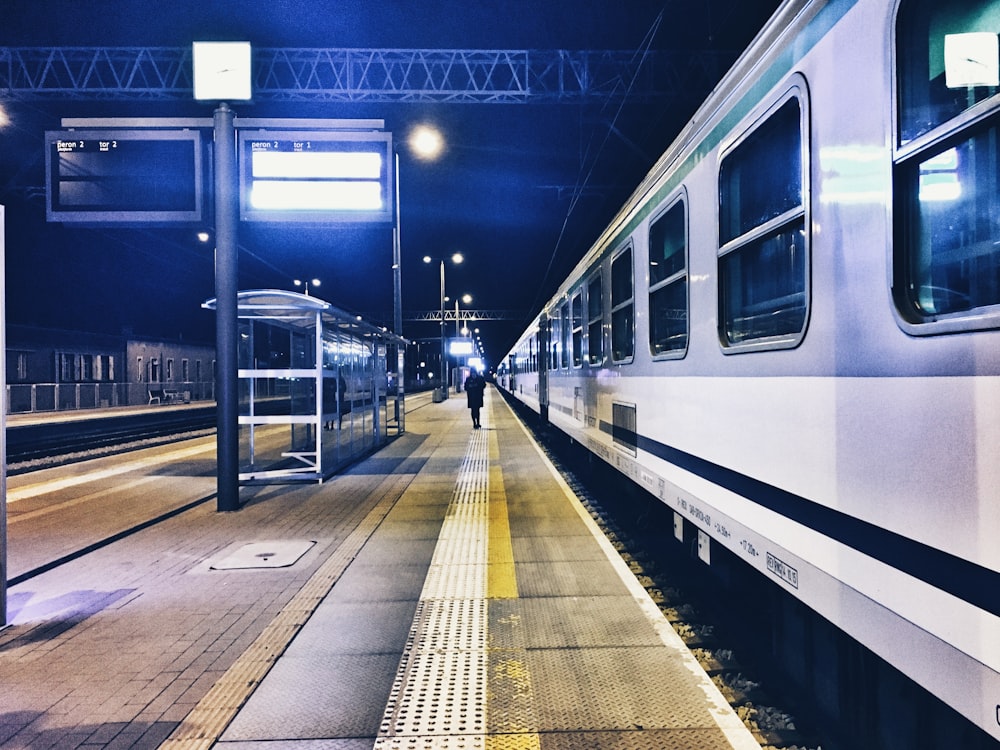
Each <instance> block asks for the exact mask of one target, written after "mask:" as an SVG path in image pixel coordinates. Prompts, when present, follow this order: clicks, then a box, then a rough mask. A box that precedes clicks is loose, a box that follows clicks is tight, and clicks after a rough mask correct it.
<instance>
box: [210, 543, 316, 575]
mask: <svg viewBox="0 0 1000 750" xmlns="http://www.w3.org/2000/svg"><path fill="white" fill-rule="evenodd" d="M314 544H316V542H251V543H250V544H244V545H243V546H242V547H240V548H239V549H238V550H236V551H235V552H232V553H230V554H229V555H227V556H226V557H224V558H223V559H221V560H218V561H216V562H213V563H212V564H211V565H210V566H209V568H210V569H211V570H238V569H240V568H287V567H288V566H289V565H294V564H295V563H296V562H298V561H299V558H300V557H302V555H304V554H305V553H306V552H308V551H309V549H310V548H311V547H312V546H313V545H314Z"/></svg>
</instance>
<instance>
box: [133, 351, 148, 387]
mask: <svg viewBox="0 0 1000 750" xmlns="http://www.w3.org/2000/svg"><path fill="white" fill-rule="evenodd" d="M145 377H146V371H145V370H143V369H142V357H136V358H135V382H136V383H142V382H143V381H144V380H145Z"/></svg>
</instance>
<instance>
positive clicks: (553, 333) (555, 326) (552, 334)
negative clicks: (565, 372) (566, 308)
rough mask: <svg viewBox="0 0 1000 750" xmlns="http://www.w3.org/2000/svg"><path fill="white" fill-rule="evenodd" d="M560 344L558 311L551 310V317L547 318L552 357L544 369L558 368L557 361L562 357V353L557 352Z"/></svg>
mask: <svg viewBox="0 0 1000 750" xmlns="http://www.w3.org/2000/svg"><path fill="white" fill-rule="evenodd" d="M561 344H562V321H561V320H560V319H559V311H558V310H556V311H553V314H552V317H550V318H549V347H550V348H551V350H552V358H551V359H550V360H549V366H548V367H547V368H546V369H551V370H556V369H558V368H559V362H560V360H561V359H562V355H561V354H560V352H559V347H560V345H561Z"/></svg>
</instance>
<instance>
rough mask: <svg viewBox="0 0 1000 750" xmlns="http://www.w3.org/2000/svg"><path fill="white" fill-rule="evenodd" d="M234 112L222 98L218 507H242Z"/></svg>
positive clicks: (218, 133)
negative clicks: (240, 483) (240, 485)
mask: <svg viewBox="0 0 1000 750" xmlns="http://www.w3.org/2000/svg"><path fill="white" fill-rule="evenodd" d="M233 117H234V115H233V111H232V110H231V109H229V106H228V105H227V104H226V103H225V102H222V103H220V104H219V108H218V109H217V110H215V120H214V122H215V297H216V316H215V350H216V368H215V378H216V392H215V404H216V419H217V424H218V433H217V437H216V452H217V454H216V465H217V472H218V477H217V482H218V484H217V487H218V494H217V497H216V510H219V511H232V510H239V507H240V487H239V478H240V465H239V464H240V445H239V390H238V386H239V379H238V362H237V358H238V350H237V340H238V338H239V328H238V311H237V293H238V287H237V284H238V276H237V257H236V247H237V225H238V221H239V203H238V200H239V188H238V186H237V172H236V129H235V127H234V125H233Z"/></svg>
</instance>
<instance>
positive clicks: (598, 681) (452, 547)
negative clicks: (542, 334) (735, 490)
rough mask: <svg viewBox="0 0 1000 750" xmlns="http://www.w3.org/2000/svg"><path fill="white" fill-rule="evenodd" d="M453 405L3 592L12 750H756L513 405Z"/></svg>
mask: <svg viewBox="0 0 1000 750" xmlns="http://www.w3.org/2000/svg"><path fill="white" fill-rule="evenodd" d="M464 401H465V400H464V398H452V399H449V400H448V401H445V402H443V403H439V404H430V403H427V402H423V405H420V406H419V408H414V405H413V403H411V402H409V401H408V406H409V409H408V412H407V433H406V434H405V435H403V436H402V437H400V438H398V439H397V440H395V441H394V442H392V443H391V444H390V445H389V446H388V447H386V448H385V449H383V450H381V451H380V452H378V453H377V454H375V455H373V456H371V457H369V458H368V459H366V460H364V461H362V462H361V463H359V464H358V465H356V466H355V467H354V468H352V469H351V470H349V471H347V472H346V473H344V474H342V475H339V476H337V477H334V478H333V479H332V480H330V481H328V482H326V483H324V484H322V485H312V484H310V485H306V486H296V485H291V486H290V485H274V486H269V487H261V488H244V489H243V491H242V494H241V497H242V498H243V499H244V500H245V501H246V502H245V505H244V506H243V507H242V508H241V510H239V511H238V512H234V513H217V512H216V511H215V508H214V503H203V504H200V505H195V506H194V507H192V508H190V509H188V510H186V511H184V512H183V513H180V514H178V515H176V516H173V517H171V518H168V519H167V520H165V521H163V522H161V523H158V524H156V525H154V526H152V527H150V528H147V529H144V530H142V531H140V532H138V533H135V534H131V535H129V536H127V537H125V538H123V539H121V540H119V541H117V542H115V543H113V544H110V545H108V546H105V547H102V548H100V549H98V550H96V551H93V552H91V553H89V554H87V555H84V556H81V557H79V558H77V559H74V560H72V561H71V562H68V563H66V564H64V565H61V566H59V567H56V568H54V569H52V570H50V571H48V572H45V573H42V574H40V575H35V576H32V577H31V578H29V579H28V580H26V581H24V582H23V583H20V584H18V585H15V586H13V587H11V588H10V590H9V592H8V598H9V602H8V616H9V620H10V621H11V623H12V624H11V626H10V627H8V628H7V629H6V630H4V631H2V632H0V685H2V686H3V688H2V690H0V746H2V747H10V748H49V747H53V748H56V747H58V748H98V747H106V748H126V747H128V748H131V747H139V748H155V747H164V748H178V749H179V748H206V749H207V748H211V747H217V748H220V749H222V750H265V749H266V750H279V749H281V748H291V749H293V750H318V749H319V748H331V749H336V750H355V749H360V748H373V747H375V748H559V749H562V748H681V749H691V750H694V749H695V748H697V749H698V750H712V749H713V748H730V747H733V748H740V749H741V750H753V749H754V748H758V747H759V745H758V744H757V743H756V742H755V741H754V739H753V737H752V735H750V733H749V732H748V731H747V730H746V729H745V728H744V727H743V725H742V724H741V723H740V722H739V720H738V718H737V717H736V716H735V715H734V714H733V712H732V710H731V708H730V707H729V705H728V704H727V703H726V702H725V700H724V699H723V698H722V696H721V695H720V694H719V693H718V691H717V689H716V688H715V687H714V685H713V684H712V683H711V681H710V680H709V679H708V677H707V676H706V675H705V674H704V672H703V671H702V670H701V669H700V667H699V666H698V665H697V662H696V661H695V660H694V658H693V657H692V656H691V655H690V653H689V652H688V650H687V648H686V647H685V646H684V645H683V643H682V642H681V640H680V638H678V637H677V636H676V634H674V632H673V630H672V629H671V628H670V626H669V624H668V623H667V622H666V620H665V619H664V618H663V616H662V615H661V614H660V612H659V610H658V609H657V608H656V606H655V605H654V604H653V603H652V601H651V600H650V599H649V598H648V596H647V595H646V593H645V592H644V590H643V589H642V588H641V586H639V584H638V582H637V581H636V580H635V577H634V575H633V574H632V573H631V572H630V571H629V570H628V567H627V565H625V563H624V562H623V561H622V560H621V558H620V557H619V556H618V555H617V553H615V552H614V550H613V549H612V548H611V546H610V545H609V544H608V542H607V540H606V539H604V538H603V536H602V535H601V534H600V532H599V530H598V529H597V527H596V526H595V525H594V523H593V521H592V520H591V519H590V517H589V516H588V514H587V513H586V511H585V510H584V509H583V508H582V506H581V505H580V504H579V502H578V501H577V500H576V499H575V497H573V495H572V493H571V492H570V490H569V489H568V488H567V487H566V485H565V483H563V482H562V480H561V479H560V478H559V477H558V475H557V473H556V472H555V471H554V470H553V469H552V468H551V466H550V465H549V464H548V462H547V461H545V459H544V457H543V456H542V454H541V453H540V452H539V451H538V450H537V448H536V447H535V446H534V444H533V443H532V441H531V440H530V438H529V437H528V435H527V433H526V432H525V431H524V430H523V428H522V427H521V425H520V423H519V422H518V421H517V420H516V418H515V417H514V415H513V414H512V413H511V412H510V410H509V409H508V407H507V406H506V404H504V403H503V401H502V399H501V398H500V397H499V396H498V395H497V394H495V393H493V392H490V391H488V392H487V403H486V408H485V409H484V413H483V420H482V423H483V429H481V430H473V429H471V420H470V419H469V416H468V411H467V410H466V409H465V404H464ZM411 409H412V411H411ZM203 468H204V467H196V468H192V469H191V474H192V476H190V477H185V476H182V475H181V474H182V472H181V471H180V470H178V469H177V468H176V467H175V468H173V469H172V470H171V471H170V472H163V471H162V469H161V470H160V471H161V473H165V474H167V476H166V477H165V479H166V480H168V481H166V482H164V483H154V482H150V483H147V484H144V485H142V488H141V489H139V488H136V489H135V490H133V493H132V494H133V495H134V500H136V501H138V500H141V499H142V498H143V495H144V494H148V495H153V494H161V493H166V494H170V492H171V489H170V487H175V488H176V492H177V493H178V494H182V495H184V494H185V493H191V492H192V491H193V490H192V487H193V486H201V484H200V483H203V482H204V481H205V480H204V471H203ZM119 500H120V499H119ZM67 502H68V501H67ZM30 526H31V525H30V523H27V522H26V523H24V524H20V523H14V524H13V525H12V529H11V532H10V533H12V534H14V535H17V534H18V533H20V532H19V531H18V529H19V528H23V529H24V530H27V529H29V528H30ZM36 533H37V531H36Z"/></svg>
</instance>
